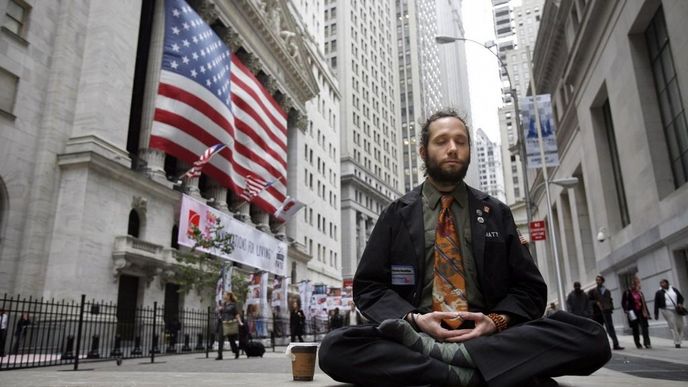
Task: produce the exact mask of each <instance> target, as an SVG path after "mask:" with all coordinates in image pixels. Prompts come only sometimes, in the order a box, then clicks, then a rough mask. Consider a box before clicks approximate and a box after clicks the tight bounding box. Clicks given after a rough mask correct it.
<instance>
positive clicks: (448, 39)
mask: <svg viewBox="0 0 688 387" xmlns="http://www.w3.org/2000/svg"><path fill="white" fill-rule="evenodd" d="M458 41H463V42H472V43H475V44H477V45H479V46H481V47H483V48H486V49H487V51H489V52H490V54H492V55H494V57H495V58H497V61H499V65H500V66H501V67H502V68H503V69H504V72H505V73H506V78H507V79H508V80H509V93H510V94H511V97H512V98H516V90H515V89H514V88H513V87H512V86H511V85H513V83H511V75H510V74H509V70H508V69H507V67H506V64H505V63H504V62H503V61H502V58H500V57H499V55H498V54H496V53H495V52H494V51H492V50H491V49H490V48H492V47H495V46H496V44H495V43H494V42H487V43H480V42H479V41H477V40H473V39H468V38H457V37H454V36H447V35H437V36H435V42H436V43H437V44H447V43H453V42H458Z"/></svg>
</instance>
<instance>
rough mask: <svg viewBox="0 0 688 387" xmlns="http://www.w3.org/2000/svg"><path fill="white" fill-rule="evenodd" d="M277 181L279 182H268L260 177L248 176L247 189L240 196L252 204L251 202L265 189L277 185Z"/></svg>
mask: <svg viewBox="0 0 688 387" xmlns="http://www.w3.org/2000/svg"><path fill="white" fill-rule="evenodd" d="M276 181H277V180H273V181H271V182H266V181H265V180H263V179H262V178H260V177H258V176H253V175H248V176H246V187H244V191H243V192H242V193H241V195H240V196H241V198H242V199H244V200H246V201H247V202H250V201H251V200H253V198H255V197H256V196H258V194H259V193H261V192H262V191H263V190H264V189H266V188H268V187H270V186H271V185H273V184H275V182H276Z"/></svg>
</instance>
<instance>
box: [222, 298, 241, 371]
mask: <svg viewBox="0 0 688 387" xmlns="http://www.w3.org/2000/svg"><path fill="white" fill-rule="evenodd" d="M222 301H223V302H222V305H220V307H219V312H220V316H221V318H222V328H221V329H222V333H220V334H219V335H218V336H220V340H219V343H218V344H217V357H216V358H215V360H222V347H223V346H224V343H225V337H226V338H227V339H229V345H230V347H231V348H232V352H234V358H235V359H238V358H239V347H237V343H236V340H237V339H238V336H239V326H240V325H244V323H243V322H242V321H241V314H240V313H239V308H238V307H237V303H236V298H235V297H234V293H232V292H225V294H224V296H223V298H222Z"/></svg>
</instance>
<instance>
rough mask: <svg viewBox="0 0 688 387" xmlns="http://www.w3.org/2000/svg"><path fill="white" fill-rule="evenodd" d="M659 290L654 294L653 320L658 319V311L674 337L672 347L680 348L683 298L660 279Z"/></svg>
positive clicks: (666, 282)
mask: <svg viewBox="0 0 688 387" xmlns="http://www.w3.org/2000/svg"><path fill="white" fill-rule="evenodd" d="M659 287H660V288H659V290H657V293H655V320H656V319H657V318H658V317H659V310H660V309H661V310H662V316H664V319H665V320H666V322H667V324H668V325H669V330H671V333H672V334H673V335H674V345H675V346H676V348H681V341H682V340H683V316H684V315H685V314H686V308H685V307H684V306H683V296H682V295H681V292H679V291H678V289H676V288H675V287H673V286H669V281H668V280H666V279H662V280H661V281H659Z"/></svg>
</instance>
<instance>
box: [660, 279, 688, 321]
mask: <svg viewBox="0 0 688 387" xmlns="http://www.w3.org/2000/svg"><path fill="white" fill-rule="evenodd" d="M671 288H672V289H674V292H675V293H676V298H677V299H676V300H674V302H675V303H676V305H683V296H682V295H681V292H679V291H678V289H676V288H675V287H673V286H672V287H671ZM660 309H666V298H665V297H664V289H659V290H657V293H655V320H657V318H659V310H660Z"/></svg>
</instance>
